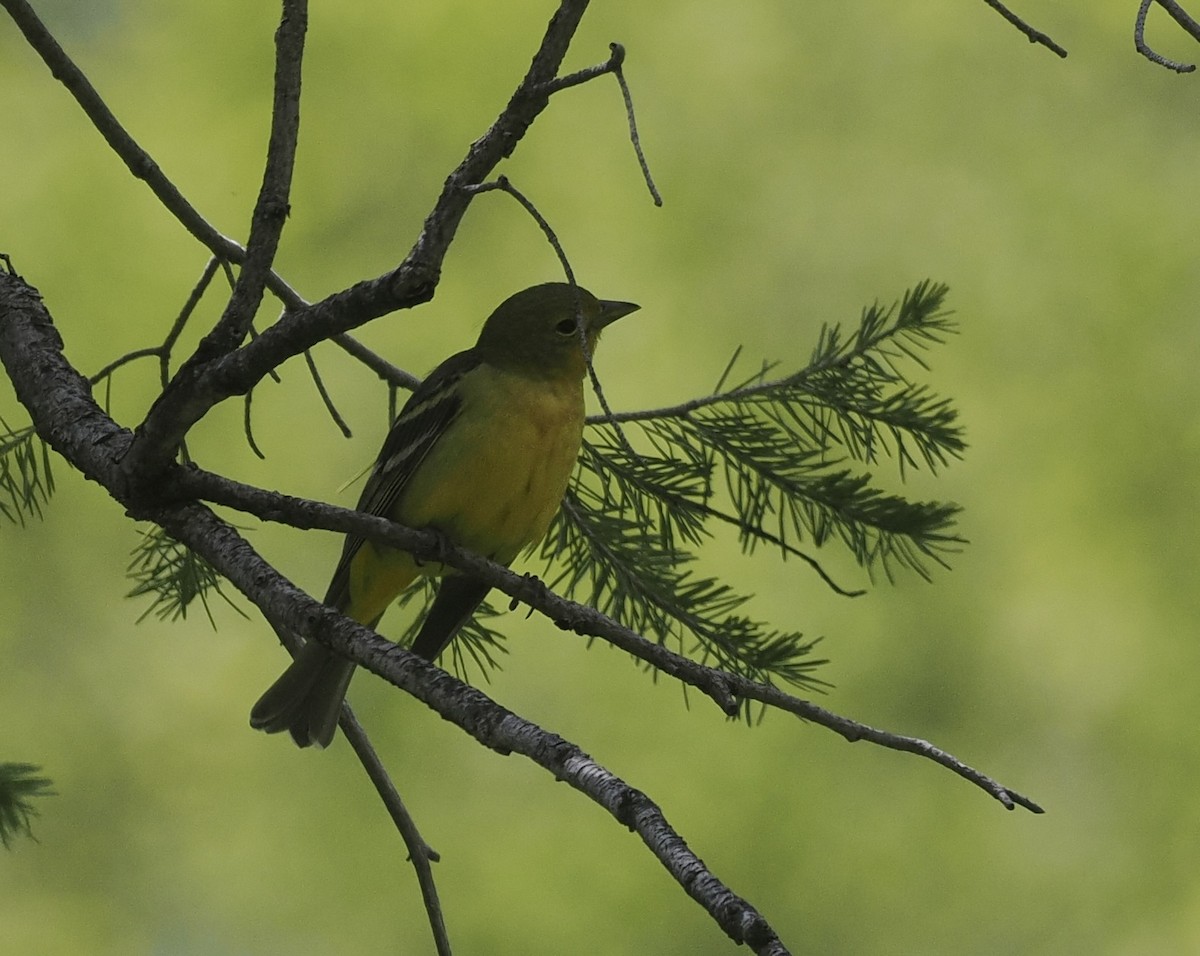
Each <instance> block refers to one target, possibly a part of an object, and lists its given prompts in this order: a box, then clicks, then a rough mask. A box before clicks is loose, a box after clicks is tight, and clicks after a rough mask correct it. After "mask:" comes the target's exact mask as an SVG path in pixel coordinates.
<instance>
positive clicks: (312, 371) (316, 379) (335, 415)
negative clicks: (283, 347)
mask: <svg viewBox="0 0 1200 956" xmlns="http://www.w3.org/2000/svg"><path fill="white" fill-rule="evenodd" d="M304 362H305V364H306V365H307V366H308V373H309V375H310V376H312V380H313V384H314V385H315V386H316V387H317V394H318V395H320V396H321V401H322V402H324V403H325V411H327V412H329V417H330V418H332V419H333V423H334V424H335V425H337V427H338V428H339V429H341V432H342V435H344V436H345V437H346V438H350V437H351V432H350V426H349V425H347V424H346V420H345V419H344V418H342V416H341V414H340V413H339V412H338V410H337V406H336V405H334V404H333V398H332V397H330V395H329V392H328V391H326V389H325V382H324V381H323V380H322V379H321V373H320V372H319V371H317V363H316V360H315V359H314V358H313V356H312V349H305V350H304Z"/></svg>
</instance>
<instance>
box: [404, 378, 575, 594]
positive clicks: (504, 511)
mask: <svg viewBox="0 0 1200 956" xmlns="http://www.w3.org/2000/svg"><path fill="white" fill-rule="evenodd" d="M460 389H461V394H462V396H463V409H462V412H461V413H460V415H459V417H458V418H457V419H456V420H455V422H454V423H453V424H452V426H451V427H450V428H449V429H448V431H447V433H446V434H445V435H444V436H443V437H442V438H441V439H439V441H438V443H437V444H436V445H435V446H434V447H433V449H432V450H431V451H430V453H429V456H428V457H427V458H426V459H425V461H424V462H422V463H421V465H420V467H419V468H418V469H417V472H416V474H415V475H414V476H413V478H412V480H411V481H410V482H409V485H408V487H407V488H406V489H405V491H404V494H403V495H402V496H401V498H400V501H399V502H398V503H397V509H396V513H395V515H394V517H395V518H396V520H398V521H400V522H402V523H404V524H407V525H411V526H414V527H424V526H432V527H436V528H438V529H439V530H441V531H442V532H443V533H445V534H446V535H447V536H448V537H449V538H450V539H451V540H452V541H454V542H455V543H456V544H459V545H462V546H463V547H466V548H470V549H471V550H472V551H478V552H480V553H481V554H484V555H487V556H488V557H491V558H493V559H494V560H496V561H499V562H501V563H503V564H508V563H509V562H511V561H512V560H513V559H514V558H515V557H516V556H517V555H518V554H519V553H520V552H521V551H523V550H524V549H525V548H526V547H528V546H529V545H532V544H535V543H536V542H538V541H540V540H541V539H542V537H543V536H544V535H545V533H546V529H547V528H548V527H549V525H550V521H551V519H552V518H553V517H554V514H555V512H556V511H557V510H558V506H559V503H560V502H561V501H562V496H563V493H564V492H565V491H566V487H567V481H568V479H569V478H570V476H571V471H572V469H573V468H574V466H575V460H576V458H577V457H578V455H579V443H580V438H581V436H582V434H583V383H582V381H579V380H575V381H567V382H558V381H546V380H531V379H529V378H526V377H523V376H520V375H515V374H513V373H511V372H504V371H501V370H498V369H495V368H492V367H490V366H481V367H479V368H478V369H475V370H474V371H472V372H471V373H470V374H469V375H467V376H465V377H464V379H463V380H462V382H461V383H460ZM439 572H440V568H438V569H434V568H430V569H429V570H428V571H426V573H439Z"/></svg>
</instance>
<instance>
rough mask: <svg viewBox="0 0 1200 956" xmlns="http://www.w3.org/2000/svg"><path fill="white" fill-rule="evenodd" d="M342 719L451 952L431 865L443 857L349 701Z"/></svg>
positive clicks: (436, 931)
mask: <svg viewBox="0 0 1200 956" xmlns="http://www.w3.org/2000/svg"><path fill="white" fill-rule="evenodd" d="M338 723H339V726H340V727H341V728H342V733H343V734H345V735H346V740H347V741H349V743H350V746H351V748H353V750H354V753H355V754H356V755H357V756H358V762H359V763H361V764H362V766H363V769H364V770H366V771H367V776H368V777H369V778H370V779H371V783H373V784H374V785H375V790H376V792H377V793H378V794H379V798H380V799H381V800H382V801H383V805H384V807H385V808H386V809H387V811H388V815H389V816H390V817H391V818H392V823H393V824H394V825H395V827H396V829H397V830H398V831H399V833H400V837H401V839H402V840H404V845H405V846H406V847H408V859H409V862H411V863H412V866H413V869H414V870H415V871H416V873H417V885H418V886H420V888H421V899H422V900H423V901H424V904H425V912H426V914H427V915H428V917H429V929H430V931H431V932H432V933H433V942H434V945H435V946H436V947H437V953H438V956H451V954H450V937H449V936H448V935H447V933H446V920H445V916H444V914H443V913H442V904H441V901H440V900H439V899H438V892H437V884H436V883H435V882H434V879H433V868H432V867H431V866H430V865H429V864H430V863H437V862H438V860H439V859H441V858H440V857H439V856H438V854H437V851H436V850H434V849H433V847H431V846H430V845H429V844H428V843H426V842H425V839H424V837H422V836H421V832H420V831H419V830H418V829H417V824H416V821H415V820H413V818H412V815H411V814H410V813H409V812H408V808H407V807H406V806H405V805H404V800H403V799H401V797H400V792H399V791H398V790H397V789H396V785H395V784H394V783H392V778H391V777H390V776H389V775H388V772H387V770H386V768H385V767H384V766H383V761H381V760H380V759H379V754H378V753H376V752H375V747H374V746H373V745H372V744H371V739H370V738H369V737H368V736H367V732H366V731H365V730H363V727H362V724H360V723H359V722H358V718H357V717H355V716H354V711H353V710H351V709H350V705H349V704H347V703H343V704H342V717H341V720H340V721H339V722H338Z"/></svg>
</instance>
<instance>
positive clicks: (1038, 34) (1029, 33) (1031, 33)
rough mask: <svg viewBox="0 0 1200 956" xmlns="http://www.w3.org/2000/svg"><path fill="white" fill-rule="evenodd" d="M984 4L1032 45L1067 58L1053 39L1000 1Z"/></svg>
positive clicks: (994, 0) (986, 0)
mask: <svg viewBox="0 0 1200 956" xmlns="http://www.w3.org/2000/svg"><path fill="white" fill-rule="evenodd" d="M983 2H984V3H986V4H987V5H988V6H989V7H991V8H992V9H993V10H995V11H996V12H997V13H998V14H1000V16H1002V17H1004V19H1005V20H1007V21H1008V22H1009V23H1011V24H1012V25H1013V26H1014V27H1016V28H1017V29H1018V30H1020V31H1021V32H1022V33H1024V34H1025V37H1026V38H1027V39H1028V40H1029V42H1030V43H1039V44H1041V45H1042V46H1044V47H1046V48H1047V49H1048V50H1053V51H1054V52H1055V53H1057V54H1058V55H1059V56H1061V57H1065V56H1066V55H1067V51H1066V50H1065V49H1064V48H1063V47H1061V46H1059V45H1058V44H1057V43H1055V42H1054V41H1053V40H1052V39H1050V37H1048V36H1046V34H1044V33H1042V31H1041V30H1035V29H1034V28H1033V27H1031V26H1030V25H1029V24H1028V23H1026V22H1025V21H1024V20H1022V19H1021V18H1020V17H1019V16H1017V15H1016V14H1015V13H1013V12H1012V11H1011V10H1010V9H1008V7H1006V6H1005V5H1004V4H1003V3H1001V2H1000V0H983Z"/></svg>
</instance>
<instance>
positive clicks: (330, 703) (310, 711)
mask: <svg viewBox="0 0 1200 956" xmlns="http://www.w3.org/2000/svg"><path fill="white" fill-rule="evenodd" d="M353 675H354V665H353V664H352V663H350V661H348V660H346V659H345V658H343V657H340V656H338V655H337V654H335V653H333V652H332V651H330V650H329V649H328V648H325V647H322V646H321V645H320V644H317V643H315V642H312V641H310V642H309V643H307V644H305V645H304V646H303V647H302V648H300V653H298V654H297V655H296V659H295V660H294V661H292V663H291V665H290V666H289V667H288V669H287V670H285V671H284V672H283V673H282V674H281V675H280V676H279V679H278V680H276V681H275V683H274V684H272V685H271V686H270V687H268V688H267V691H266V693H264V694H263V695H262V697H260V698H259V699H258V703H256V704H255V705H254V707H253V708H252V709H251V711H250V726H251V727H253V728H254V729H255V730H264V731H266V732H267V733H269V734H275V733H279V732H281V731H284V730H286V731H288V732H289V733H290V734H291V735H292V739H293V740H294V741H296V743H297V745H299V746H301V747H308V746H311V745H313V744H315V745H316V746H318V747H328V746H329V743H330V741H331V740H333V734H334V731H335V730H337V724H338V718H339V717H340V716H341V713H342V701H343V700H344V699H345V696H346V689H347V688H348V687H349V686H350V678H351V677H352V676H353Z"/></svg>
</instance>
